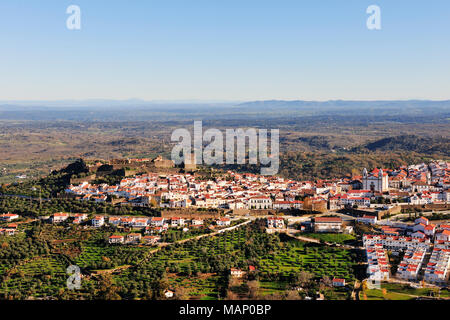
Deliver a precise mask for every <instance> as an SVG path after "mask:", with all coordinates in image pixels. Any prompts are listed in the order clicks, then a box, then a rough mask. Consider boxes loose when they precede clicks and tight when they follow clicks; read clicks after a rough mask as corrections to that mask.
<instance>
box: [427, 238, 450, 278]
mask: <svg viewBox="0 0 450 320" xmlns="http://www.w3.org/2000/svg"><path fill="white" fill-rule="evenodd" d="M449 268H450V248H439V247H435V248H434V249H433V252H432V253H431V257H430V260H429V261H428V263H427V265H426V269H425V272H424V280H425V281H426V282H429V283H435V284H443V283H445V282H446V280H447V278H448V274H449Z"/></svg>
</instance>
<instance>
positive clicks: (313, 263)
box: [260, 240, 355, 282]
mask: <svg viewBox="0 0 450 320" xmlns="http://www.w3.org/2000/svg"><path fill="white" fill-rule="evenodd" d="M354 264H355V256H354V255H352V254H351V252H350V251H349V250H345V249H340V248H333V247H323V246H314V245H311V244H305V243H302V242H300V241H295V240H292V241H289V242H288V243H286V244H285V245H284V246H283V247H282V248H281V249H280V250H278V251H277V252H276V253H274V254H272V255H266V256H264V257H262V259H260V272H261V273H262V274H263V275H264V274H266V275H269V274H280V275H281V276H282V277H283V278H288V277H289V276H290V274H291V273H292V272H300V271H308V272H311V273H313V274H314V275H315V276H316V277H317V278H323V277H325V276H327V277H330V278H333V277H336V278H344V279H345V280H346V281H347V282H352V281H354V279H355V276H354V271H353V266H354Z"/></svg>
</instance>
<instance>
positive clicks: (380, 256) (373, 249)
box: [365, 243, 390, 281]
mask: <svg viewBox="0 0 450 320" xmlns="http://www.w3.org/2000/svg"><path fill="white" fill-rule="evenodd" d="M365 247H366V256H367V275H368V277H369V279H370V280H374V281H383V280H388V279H389V275H390V272H389V268H390V266H389V258H388V255H387V250H386V249H384V248H383V246H382V245H381V244H379V243H370V244H366V246H365Z"/></svg>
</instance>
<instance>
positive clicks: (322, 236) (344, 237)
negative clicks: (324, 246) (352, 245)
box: [301, 233, 356, 244]
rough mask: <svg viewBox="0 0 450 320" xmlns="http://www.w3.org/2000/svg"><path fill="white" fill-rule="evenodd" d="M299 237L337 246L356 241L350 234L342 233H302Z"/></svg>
mask: <svg viewBox="0 0 450 320" xmlns="http://www.w3.org/2000/svg"><path fill="white" fill-rule="evenodd" d="M301 235H302V236H304V237H307V238H313V239H317V240H321V241H324V242H331V243H339V244H344V243H346V242H349V241H353V240H355V239H356V238H355V236H353V235H351V234H343V233H302V234H301Z"/></svg>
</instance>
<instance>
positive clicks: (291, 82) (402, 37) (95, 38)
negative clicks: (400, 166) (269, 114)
mask: <svg viewBox="0 0 450 320" xmlns="http://www.w3.org/2000/svg"><path fill="white" fill-rule="evenodd" d="M374 4H375V5H378V6H379V7H380V9H381V30H369V29H368V28H367V26H366V20H367V19H368V17H369V14H367V13H366V9H367V7H368V6H370V5H374ZM69 5H78V6H79V7H80V9H81V30H69V29H68V28H67V27H66V20H67V19H68V18H69V14H67V13H66V9H67V7H68V6H69ZM449 89H450V1H448V0H430V1H423V0H418V1H417V0H408V1H407V0H395V1H393V0H386V1H384V0H370V1H365V0H345V1H344V0H292V1H290V0H276V1H275V0H273V1H266V0H258V1H254V0H158V1H156V0H128V1H122V0H114V1H104V0H71V1H65V0H1V2H0V100H61V99H80V100H82V99H118V100H123V99H144V100H149V101H151V100H234V101H236V100H239V101H244V100H268V99H285V100H320V101H323V100H333V99H345V100H392V99H433V100H445V99H450V90H449Z"/></svg>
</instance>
